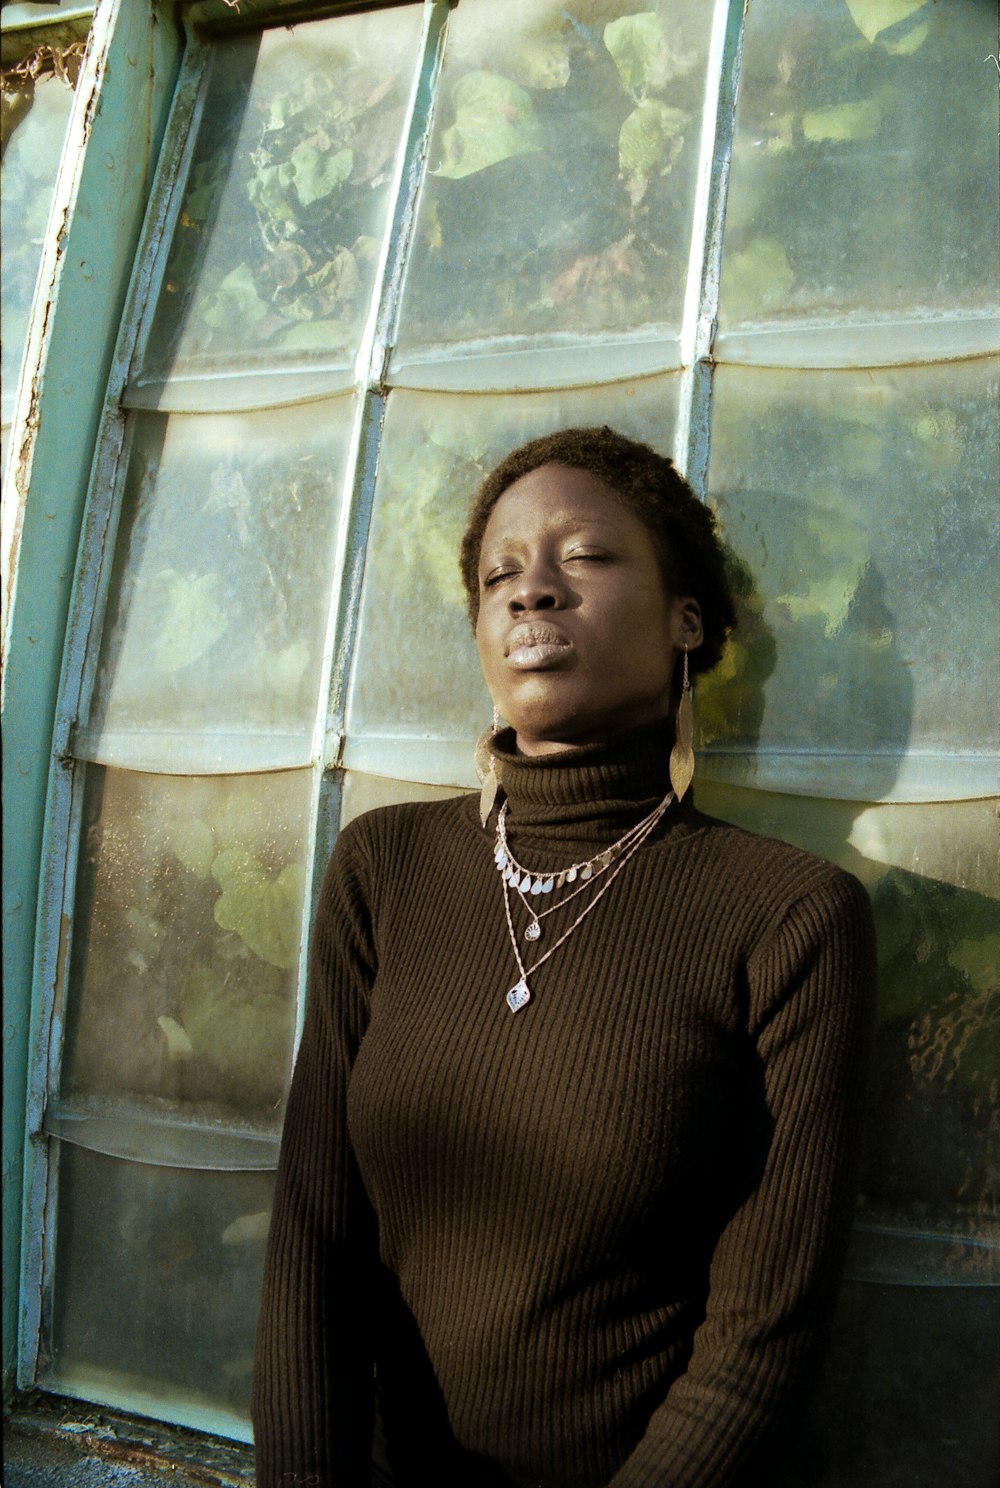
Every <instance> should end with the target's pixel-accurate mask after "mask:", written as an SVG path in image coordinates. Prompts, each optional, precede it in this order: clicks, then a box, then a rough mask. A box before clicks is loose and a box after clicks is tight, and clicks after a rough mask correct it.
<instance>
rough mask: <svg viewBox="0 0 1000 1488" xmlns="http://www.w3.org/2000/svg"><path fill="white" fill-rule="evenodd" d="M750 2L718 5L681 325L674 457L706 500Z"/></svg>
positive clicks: (719, 0) (727, 0) (731, 0)
mask: <svg viewBox="0 0 1000 1488" xmlns="http://www.w3.org/2000/svg"><path fill="white" fill-rule="evenodd" d="M748 4H749V0H716V3H715V13H714V15H713V17H712V32H711V40H710V43H709V62H708V71H707V77H706V86H705V104H704V110H703V113H702V128H701V146H700V155H699V161H698V181H697V187H696V192H695V204H694V212H693V220H692V232H691V253H690V257H689V260H688V280H687V291H686V294H685V301H684V315H683V320H682V324H681V365H682V368H683V371H682V372H681V387H680V396H679V399H678V410H677V427H676V431H675V436H674V459H675V461H676V463H677V466H678V468H679V469H680V470H682V471H683V472H684V474H685V475H686V476H687V479H688V480H689V481H690V483H691V485H692V487H693V488H694V490H695V492H696V494H697V495H698V496H700V497H701V499H702V500H705V499H706V496H707V491H708V461H709V446H710V425H711V412H712V385H713V374H714V368H715V363H714V359H713V345H714V341H715V330H716V324H717V320H718V308H719V275H720V271H721V266H722V236H723V226H724V222H725V215H726V194H727V191H728V187H729V168H730V163H731V160H732V149H733V129H734V121H735V114H736V94H737V89H738V86H739V74H740V62H741V58H742V47H743V22H744V17H745V14H746V8H747V5H748Z"/></svg>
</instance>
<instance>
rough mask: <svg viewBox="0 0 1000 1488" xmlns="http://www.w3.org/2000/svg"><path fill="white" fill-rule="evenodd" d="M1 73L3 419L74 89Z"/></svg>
mask: <svg viewBox="0 0 1000 1488" xmlns="http://www.w3.org/2000/svg"><path fill="white" fill-rule="evenodd" d="M12 82H13V80H11V79H7V78H5V79H4V101H3V106H4V120H3V172H2V176H0V179H2V182H3V212H2V217H0V248H2V256H0V265H2V269H0V272H2V290H3V293H2V297H0V309H2V322H0V324H2V339H0V347H2V361H0V379H2V383H3V423H4V425H5V426H6V425H7V424H8V423H9V422H10V420H11V417H12V415H13V411H14V394H15V391H16V389H17V378H18V373H19V371H20V368H21V356H22V354H23V352H24V342H25V338H26V336H27V334H28V315H29V313H30V311H31V297H32V295H33V294H34V292H35V278H36V276H37V274H38V265H39V263H40V261H41V257H42V248H43V246H44V243H45V225H46V223H47V222H48V220H49V207H50V205H51V202H52V191H53V188H54V187H55V182H56V173H57V171H58V169H59V159H60V156H61V155H62V147H63V136H64V135H65V133H66V123H67V121H68V119H69V114H70V109H71V108H72V106H73V90H72V88H71V87H70V86H69V85H68V84H67V83H65V82H62V81H60V79H59V78H57V77H54V76H52V75H49V76H43V77H39V78H36V79H35V80H34V81H31V80H30V79H28V78H25V79H23V80H22V86H20V87H18V88H17V89H14V88H13V86H12Z"/></svg>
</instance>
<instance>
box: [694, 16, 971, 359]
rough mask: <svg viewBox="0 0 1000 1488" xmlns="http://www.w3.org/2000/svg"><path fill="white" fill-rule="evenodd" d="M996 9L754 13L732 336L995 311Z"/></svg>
mask: <svg viewBox="0 0 1000 1488" xmlns="http://www.w3.org/2000/svg"><path fill="white" fill-rule="evenodd" d="M995 51H996V9H995V7H994V6H992V5H988V4H964V5H962V4H954V3H952V4H938V5H933V6H926V5H917V4H915V3H914V4H905V3H904V4H899V3H896V4H882V5H878V4H870V3H869V4H864V3H862V0H847V3H846V4H843V3H838V4H836V5H831V4H830V3H829V0H769V3H766V4H755V5H752V6H750V8H749V12H748V16H747V22H746V40H745V45H744V53H743V65H742V72H741V79H740V100H739V107H738V110H737V120H736V123H737V128H736V138H735V143H734V149H733V164H732V177H731V186H730V191H729V202H728V208H727V214H726V253H725V259H724V262H723V270H722V299H721V307H720V326H721V329H722V330H723V331H726V330H729V329H732V328H733V327H734V326H737V325H740V324H747V323H751V324H752V323H759V324H773V323H775V322H780V321H782V320H788V319H790V320H798V319H804V318H808V319H822V318H824V317H839V316H854V317H856V318H858V319H859V320H870V319H873V318H874V319H877V320H884V319H886V318H893V317H895V316H904V315H926V314H927V313H928V312H930V313H934V312H942V311H943V312H946V313H949V314H953V313H955V312H956V311H961V310H965V311H973V312H975V311H982V310H984V309H987V308H988V307H990V306H995V305H996V285H997V272H998V267H1000V263H998V249H997V243H998V227H1000V224H998V192H997V92H996V68H995V66H993V65H984V63H983V59H984V58H988V56H989V54H990V53H991V52H995Z"/></svg>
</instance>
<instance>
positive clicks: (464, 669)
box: [347, 377, 677, 784]
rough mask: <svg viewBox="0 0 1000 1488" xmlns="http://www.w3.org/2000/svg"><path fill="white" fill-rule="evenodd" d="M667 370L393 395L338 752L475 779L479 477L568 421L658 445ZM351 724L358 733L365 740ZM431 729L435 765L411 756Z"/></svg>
mask: <svg viewBox="0 0 1000 1488" xmlns="http://www.w3.org/2000/svg"><path fill="white" fill-rule="evenodd" d="M676 382H677V379H676V378H671V377H658V378H649V379H648V380H646V381H644V382H640V383H616V384H614V385H612V386H610V387H602V388H591V389H587V390H581V391H577V392H564V393H545V394H541V393H534V394H521V395H518V396H513V395H511V396H508V397H505V398H488V397H483V398H479V397H469V396H464V397H463V396H461V395H459V396H454V397H449V396H445V395H435V394H426V393H403V392H397V393H394V394H393V395H392V398H391V400H390V403H389V408H388V412H387V415H386V421H385V439H384V445H383V453H382V457H381V461H380V464H379V474H378V483H377V487H376V492H375V507H374V511H373V515H372V525H371V537H370V541H369V549H368V561H367V564H366V568H365V583H364V589H363V592H362V597H361V613H360V621H359V627H360V628H359V633H358V643H357V648H356V653H355V663H354V673H353V681H352V686H351V693H350V698H349V702H348V715H347V727H348V733H349V735H350V737H351V743H350V745H349V749H348V755H347V763H348V764H350V765H353V766H355V767H356V768H359V769H370V770H373V772H374V773H376V774H387V775H395V776H397V777H400V778H412V779H417V780H421V779H422V780H427V781H436V782H438V783H440V784H462V783H470V784H471V783H474V778H475V777H474V776H473V777H472V780H471V781H470V780H469V778H468V777H469V775H470V772H471V769H472V766H471V754H470V752H469V747H470V746H471V743H472V742H474V741H475V739H476V737H477V735H478V734H479V733H480V732H481V731H482V729H483V728H485V726H486V724H487V723H488V722H489V706H488V703H487V697H486V688H485V686H484V684H483V681H482V677H481V676H480V672H479V663H478V661H477V658H476V652H475V646H474V644H473V640H472V634H471V631H470V628H469V621H468V617H467V615H466V611H465V599H464V596H463V591H462V583H461V578H460V576H459V568H458V551H459V544H460V542H461V537H462V532H463V530H464V525H465V519H466V514H467V512H468V509H469V506H470V505H471V502H472V497H473V494H474V492H475V489H476V486H477V485H478V483H479V481H480V480H481V479H482V477H483V475H485V473H486V472H487V470H489V469H490V468H491V467H492V466H493V465H494V464H495V463H496V462H497V460H499V459H500V458H501V457H502V456H503V455H504V454H506V453H507V451H508V450H510V449H513V448H514V447H515V446H516V445H518V444H521V443H522V442H523V441H524V440H526V439H531V438H534V437H535V436H536V435H539V434H544V433H548V432H549V431H551V430H553V429H559V428H562V427H564V426H566V425H570V424H600V423H604V422H608V423H611V424H613V425H614V426H615V427H616V428H619V429H621V430H622V431H623V432H624V433H627V434H631V435H633V436H636V437H638V438H643V439H647V440H648V441H649V442H650V443H651V444H653V445H655V446H656V447H657V448H659V449H660V450H662V451H664V452H668V451H669V450H670V447H671V439H672V435H673V424H674V410H675V407H676ZM359 736H366V738H365V750H364V751H362V750H361V748H360V742H361V741H360V740H359ZM372 736H374V737H372ZM427 740H433V741H453V743H455V744H456V745H457V746H458V747H457V749H455V751H454V753H452V754H447V751H439V753H438V755H437V756H436V757H438V758H441V759H444V758H445V756H446V754H447V760H448V763H447V768H444V769H443V772H442V771H440V770H435V768H434V767H433V765H432V764H431V763H429V762H428V760H426V759H424V758H422V757H421V752H420V746H421V743H422V742H423V741H427ZM433 752H434V751H433V749H432V751H431V753H433Z"/></svg>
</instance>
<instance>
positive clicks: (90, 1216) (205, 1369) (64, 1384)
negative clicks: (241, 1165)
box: [43, 1143, 273, 1434]
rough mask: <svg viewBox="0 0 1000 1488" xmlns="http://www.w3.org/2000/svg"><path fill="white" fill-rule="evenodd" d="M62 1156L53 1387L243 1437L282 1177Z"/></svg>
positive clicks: (50, 1365)
mask: <svg viewBox="0 0 1000 1488" xmlns="http://www.w3.org/2000/svg"><path fill="white" fill-rule="evenodd" d="M54 1145H55V1148H56V1150H57V1152H58V1158H59V1200H58V1218H57V1255H56V1274H57V1276H58V1286H57V1287H56V1288H55V1289H54V1293H53V1296H52V1299H51V1316H52V1324H51V1335H50V1339H49V1340H47V1341H48V1343H49V1353H48V1357H47V1359H46V1361H45V1366H44V1371H43V1375H44V1378H43V1383H44V1384H45V1385H46V1386H47V1387H48V1388H50V1389H54V1390H59V1389H63V1390H66V1391H68V1392H69V1393H71V1394H74V1395H83V1396H84V1397H85V1398H86V1399H88V1400H93V1401H98V1402H102V1403H105V1404H113V1405H120V1406H122V1407H124V1408H126V1409H132V1410H137V1411H139V1412H140V1413H145V1414H149V1415H155V1416H156V1417H158V1418H159V1419H160V1420H173V1421H176V1422H179V1423H181V1424H186V1425H192V1426H202V1427H208V1428H214V1429H215V1430H219V1429H223V1430H225V1429H227V1428H228V1429H229V1431H232V1434H245V1428H244V1431H243V1432H241V1431H240V1427H239V1422H241V1421H243V1422H246V1421H247V1418H248V1416H249V1403H250V1381H251V1372H252V1364H253V1345H254V1329H255V1327H256V1319H257V1308H258V1296H259V1293H260V1285H261V1277H262V1274H263V1262H264V1244H265V1240H266V1236H267V1224H268V1220H269V1211H270V1207H271V1195H272V1184H273V1177H272V1175H271V1174H269V1173H227V1174H218V1173H186V1172H183V1171H181V1170H179V1169H171V1168H156V1167H148V1166H146V1165H145V1164H143V1163H130V1162H120V1161H118V1160H117V1159H115V1158H109V1157H103V1156H99V1155H98V1154H96V1153H92V1152H87V1151H85V1150H83V1149H81V1148H76V1147H71V1146H69V1145H68V1144H66V1143H56V1144H54ZM43 1352H44V1351H43ZM234 1426H235V1430H233V1427H234Z"/></svg>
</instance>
